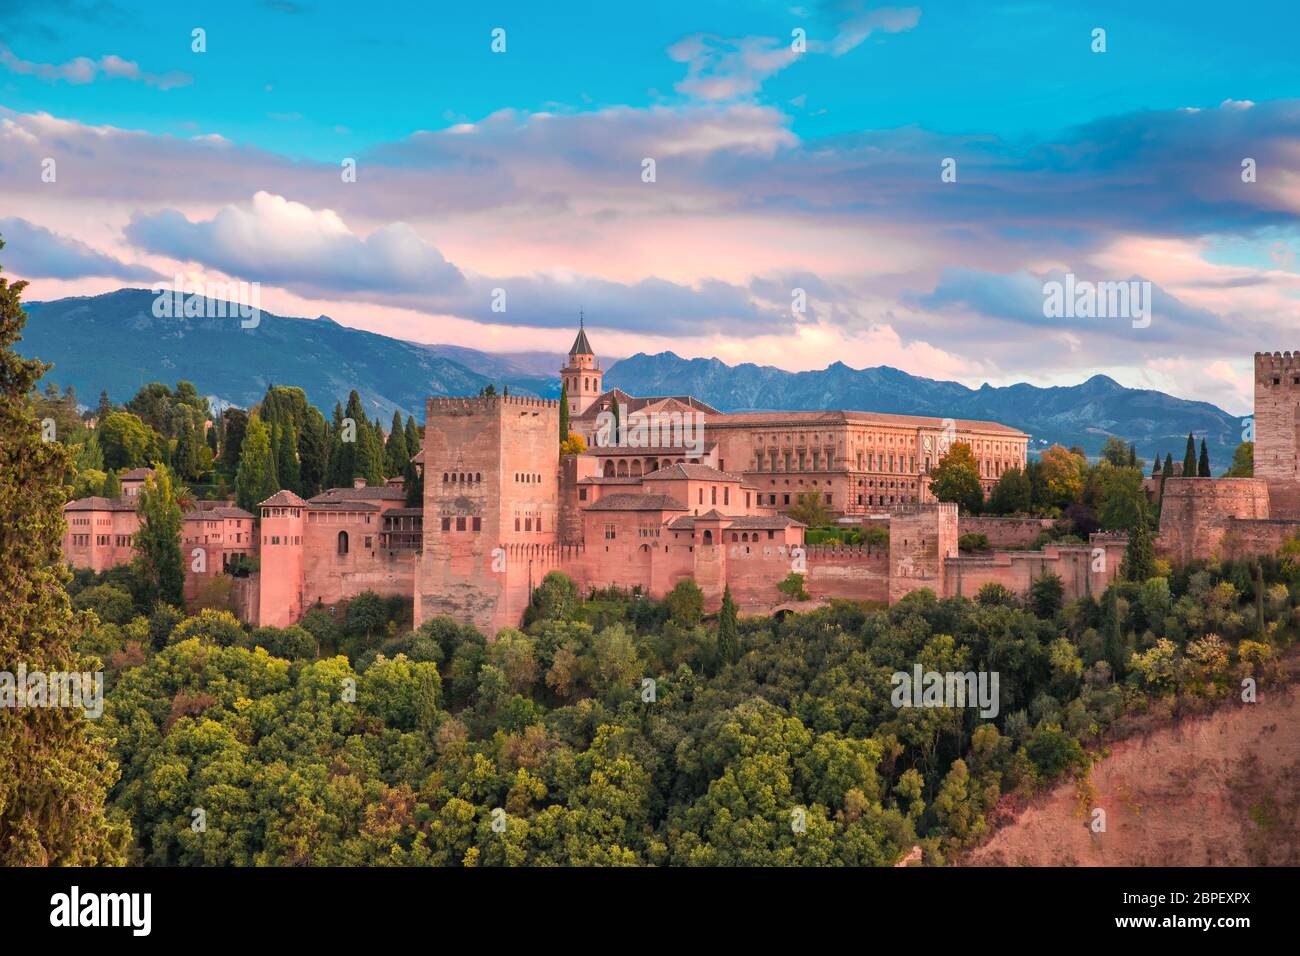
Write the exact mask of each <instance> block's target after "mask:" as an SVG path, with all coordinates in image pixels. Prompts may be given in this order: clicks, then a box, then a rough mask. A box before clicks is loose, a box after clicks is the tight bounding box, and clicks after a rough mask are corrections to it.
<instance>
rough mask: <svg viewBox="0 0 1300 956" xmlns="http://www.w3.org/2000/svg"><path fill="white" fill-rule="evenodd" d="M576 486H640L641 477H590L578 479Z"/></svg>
mask: <svg viewBox="0 0 1300 956" xmlns="http://www.w3.org/2000/svg"><path fill="white" fill-rule="evenodd" d="M578 484H580V485H639V484H641V476H640V475H637V476H636V477H635V478H629V477H627V476H626V475H625V476H623V477H622V478H606V477H605V476H604V475H591V476H590V477H587V478H579V479H578Z"/></svg>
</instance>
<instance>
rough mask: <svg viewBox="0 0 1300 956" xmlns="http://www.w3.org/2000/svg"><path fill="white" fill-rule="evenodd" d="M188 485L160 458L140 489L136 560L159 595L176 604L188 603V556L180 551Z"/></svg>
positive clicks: (164, 599)
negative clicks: (183, 508) (186, 598)
mask: <svg viewBox="0 0 1300 956" xmlns="http://www.w3.org/2000/svg"><path fill="white" fill-rule="evenodd" d="M185 496H186V491H185V488H184V487H183V486H182V485H180V484H179V483H178V482H176V481H175V479H174V478H173V475H172V472H171V470H170V469H168V468H167V466H165V465H163V464H162V463H161V462H157V463H155V464H154V473H153V476H152V477H150V478H148V479H146V481H145V483H144V487H143V488H141V489H140V494H139V496H138V497H139V501H138V503H137V505H136V513H137V514H139V515H140V530H139V531H138V532H137V533H136V545H135V547H136V561H137V562H138V564H137V566H138V568H139V569H140V571H141V574H142V576H143V577H144V578H145V580H147V581H148V582H149V583H150V585H151V587H152V590H153V591H154V592H155V593H157V595H158V597H159V598H161V599H162V600H163V601H166V602H167V603H168V604H171V605H173V606H175V607H184V606H185V595H184V587H185V557H184V555H183V554H182V553H181V521H182V514H181V499H182V498H183V497H185Z"/></svg>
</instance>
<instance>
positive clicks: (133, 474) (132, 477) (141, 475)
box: [119, 468, 153, 481]
mask: <svg viewBox="0 0 1300 956" xmlns="http://www.w3.org/2000/svg"><path fill="white" fill-rule="evenodd" d="M152 474H153V469H152V468H132V469H131V470H130V471H128V472H127V473H126V474H125V475H123V476H122V477H121V478H120V479H119V480H120V481H144V479H146V478H148V477H149V476H150V475H152Z"/></svg>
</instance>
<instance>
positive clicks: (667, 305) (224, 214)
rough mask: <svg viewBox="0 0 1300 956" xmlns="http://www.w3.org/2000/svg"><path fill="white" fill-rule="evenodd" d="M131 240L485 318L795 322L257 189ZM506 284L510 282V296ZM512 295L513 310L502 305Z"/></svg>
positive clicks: (774, 309) (313, 292) (669, 324)
mask: <svg viewBox="0 0 1300 956" xmlns="http://www.w3.org/2000/svg"><path fill="white" fill-rule="evenodd" d="M125 233H126V237H127V239H128V240H129V241H130V242H132V243H133V244H135V245H137V246H139V247H140V248H141V249H144V250H146V251H148V252H150V253H153V254H155V255H161V256H167V257H169V258H173V259H177V260H183V261H189V262H196V263H199V264H201V265H203V266H205V267H208V268H211V269H217V270H220V271H221V272H222V273H225V274H226V275H228V276H231V277H233V278H237V279H239V280H242V281H249V282H252V281H255V282H259V283H262V284H267V285H274V286H279V287H282V288H285V289H288V290H290V291H292V292H294V293H296V294H299V295H308V296H314V297H318V298H323V297H331V296H332V297H337V298H344V299H349V298H351V299H356V300H359V301H370V302H379V303H384V304H386V305H391V306H397V307H402V308H410V309H415V310H418V311H421V312H424V313H426V314H430V315H453V316H457V317H461V318H468V319H473V320H476V321H480V322H489V323H501V324H509V325H519V326H531V327H542V328H567V327H569V326H570V325H572V324H573V315H574V313H575V312H576V310H577V308H578V306H579V305H582V306H583V307H585V308H587V309H588V311H590V312H591V313H592V314H599V315H600V316H601V317H602V318H601V323H602V325H604V326H607V327H610V328H622V329H635V330H641V331H652V330H653V331H657V332H668V333H671V332H675V331H676V332H680V331H687V330H693V329H694V328H696V327H697V326H698V324H699V323H701V322H709V323H715V324H716V325H717V327H719V328H731V329H735V330H741V329H747V330H749V331H772V330H775V329H778V328H781V327H783V326H784V325H788V324H789V319H788V312H789V308H788V293H787V301H786V302H785V303H783V306H784V314H783V312H782V308H781V307H778V306H776V305H773V304H768V303H765V302H763V301H762V300H761V297H760V296H756V295H754V294H752V293H751V292H750V290H748V289H746V288H744V287H741V286H736V285H733V284H730V283H726V282H720V281H717V280H703V281H701V282H699V283H697V284H695V285H694V286H691V285H685V284H682V283H676V282H670V281H667V280H664V279H660V278H656V277H647V278H644V279H641V280H639V281H637V282H633V283H621V282H614V281H610V280H608V279H602V278H599V277H593V276H581V275H573V274H565V273H559V272H556V273H547V274H535V275H516V276H489V275H481V274H476V273H469V272H466V271H462V270H461V269H459V268H457V267H456V266H455V265H453V264H452V263H450V262H448V261H447V260H446V259H445V258H444V257H443V256H442V254H441V253H440V252H439V251H438V250H437V249H436V248H435V247H434V246H433V245H431V244H430V243H428V242H426V241H425V240H424V239H423V238H422V237H421V236H420V235H419V234H418V233H417V232H416V231H415V230H414V229H412V228H411V227H410V226H408V225H406V224H405V223H401V222H396V223H390V224H388V225H385V226H382V227H380V228H378V229H376V230H374V231H373V232H371V233H370V234H369V235H368V236H365V237H364V238H363V237H361V236H359V235H358V234H356V233H355V232H353V231H352V230H351V229H350V228H349V227H348V226H347V225H346V224H345V223H344V221H343V220H342V218H341V217H340V216H339V215H338V214H337V213H336V212H334V211H333V210H329V209H323V210H315V209H312V208H310V207H308V206H306V205H304V204H302V203H298V202H292V201H290V200H287V199H285V198H284V197H283V196H276V195H272V194H270V193H266V192H259V193H257V194H256V195H254V196H253V198H252V201H251V203H250V204H247V205H241V206H236V205H229V206H225V207H223V208H222V209H220V210H219V211H218V212H217V213H216V214H215V215H214V216H213V217H212V218H211V219H207V220H197V221H195V220H191V219H189V218H187V217H186V216H185V215H183V214H182V213H181V212H179V211H177V210H175V209H168V210H161V211H159V212H155V213H150V214H145V215H137V216H135V217H134V218H133V219H132V220H131V222H130V224H129V225H128V226H127V227H126V230H125ZM501 293H504V298H503V297H502V295H501ZM502 302H504V306H505V310H504V311H498V308H499V305H500V304H501V303H502Z"/></svg>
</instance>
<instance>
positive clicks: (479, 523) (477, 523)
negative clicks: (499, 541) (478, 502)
mask: <svg viewBox="0 0 1300 956" xmlns="http://www.w3.org/2000/svg"><path fill="white" fill-rule="evenodd" d="M474 530H475V531H482V530H483V519H482V518H475V519H474Z"/></svg>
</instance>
